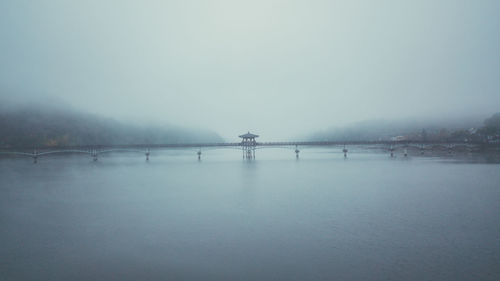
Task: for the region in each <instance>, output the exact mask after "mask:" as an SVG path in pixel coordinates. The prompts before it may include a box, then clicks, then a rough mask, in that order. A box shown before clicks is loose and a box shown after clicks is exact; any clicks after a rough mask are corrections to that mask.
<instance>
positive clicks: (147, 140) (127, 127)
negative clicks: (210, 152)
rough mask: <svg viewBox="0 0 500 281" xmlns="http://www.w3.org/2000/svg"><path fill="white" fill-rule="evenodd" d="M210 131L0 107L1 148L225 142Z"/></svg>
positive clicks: (65, 111) (44, 109) (27, 106)
mask: <svg viewBox="0 0 500 281" xmlns="http://www.w3.org/2000/svg"><path fill="white" fill-rule="evenodd" d="M222 141H223V140H222V138H221V137H220V136H219V135H218V134H216V133H214V132H212V131H208V130H195V129H187V128H183V127H180V126H177V125H169V124H168V125H139V123H135V124H129V123H125V122H120V121H117V120H114V119H112V118H106V117H102V116H99V115H92V114H88V113H84V112H81V111H75V110H71V109H63V108H61V107H59V106H50V105H41V106H40V105H37V104H25V105H21V106H19V105H15V106H8V105H6V104H5V103H3V106H1V107H0V147H14V146H24V147H31V146H72V145H96V144H102V145H109V144H159V143H181V142H182V143H198V142H222Z"/></svg>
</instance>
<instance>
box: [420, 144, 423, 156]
mask: <svg viewBox="0 0 500 281" xmlns="http://www.w3.org/2000/svg"><path fill="white" fill-rule="evenodd" d="M420 155H424V145H423V144H422V146H421V147H420Z"/></svg>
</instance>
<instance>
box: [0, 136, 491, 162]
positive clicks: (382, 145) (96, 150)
mask: <svg viewBox="0 0 500 281" xmlns="http://www.w3.org/2000/svg"><path fill="white" fill-rule="evenodd" d="M239 137H240V138H241V139H242V141H241V142H222V143H166V144H123V145H119V144H118V145H84V146H57V147H54V146H45V147H38V148H35V149H33V148H27V147H13V148H8V149H3V150H2V149H0V155H17V156H26V157H31V158H33V162H34V163H37V160H38V158H40V157H42V156H48V155H54V154H86V155H90V156H91V157H92V159H93V160H94V161H97V160H98V157H99V155H101V154H105V153H111V152H138V153H141V154H144V155H145V157H146V160H149V157H150V155H151V151H152V150H160V149H183V148H185V149H192V148H196V149H197V152H196V154H197V157H198V160H200V159H201V154H202V150H203V149H217V148H232V149H238V150H241V151H242V153H243V159H255V151H256V150H257V149H262V148H273V147H274V148H277V147H280V148H286V149H291V150H293V152H294V153H295V157H296V158H299V153H300V150H299V148H301V149H302V148H305V147H339V148H340V149H341V151H342V153H343V155H344V158H347V154H348V148H349V147H352V146H367V147H371V148H378V149H382V150H384V151H387V152H388V153H390V156H391V157H394V156H395V153H396V152H401V151H402V153H403V155H404V156H405V157H407V156H408V154H409V151H412V152H414V151H417V153H419V154H421V155H423V154H425V152H426V151H441V152H447V153H449V154H451V153H453V152H460V151H461V152H477V151H483V150H487V149H491V148H493V149H495V150H498V149H499V148H500V144H498V143H485V142H470V141H463V142H457V141H452V142H449V141H422V140H407V141H388V140H382V141H290V142H257V141H256V140H255V139H256V138H257V137H259V136H258V135H254V134H251V133H250V132H248V133H247V134H243V135H240V136H239Z"/></svg>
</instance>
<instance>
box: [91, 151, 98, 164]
mask: <svg viewBox="0 0 500 281" xmlns="http://www.w3.org/2000/svg"><path fill="white" fill-rule="evenodd" d="M92 160H94V162H96V161H97V150H95V149H94V150H92Z"/></svg>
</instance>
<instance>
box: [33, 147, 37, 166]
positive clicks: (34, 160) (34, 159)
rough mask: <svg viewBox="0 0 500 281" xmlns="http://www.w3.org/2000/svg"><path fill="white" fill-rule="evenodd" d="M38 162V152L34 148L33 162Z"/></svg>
mask: <svg viewBox="0 0 500 281" xmlns="http://www.w3.org/2000/svg"><path fill="white" fill-rule="evenodd" d="M36 163H38V152H37V151H36V149H35V150H34V151H33V164H36Z"/></svg>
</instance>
